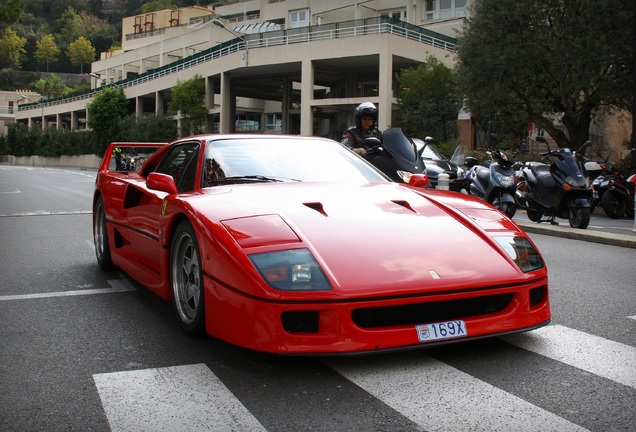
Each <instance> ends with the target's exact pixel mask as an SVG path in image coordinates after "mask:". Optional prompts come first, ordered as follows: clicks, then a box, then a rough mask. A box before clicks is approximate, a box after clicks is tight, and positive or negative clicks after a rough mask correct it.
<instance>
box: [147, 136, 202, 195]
mask: <svg viewBox="0 0 636 432" xmlns="http://www.w3.org/2000/svg"><path fill="white" fill-rule="evenodd" d="M198 154H199V143H198V142H194V143H185V144H179V145H176V146H174V147H173V148H171V149H170V151H168V153H167V154H166V155H165V156H164V158H163V160H162V161H161V163H160V164H159V165H158V166H157V169H156V170H155V171H156V172H159V173H163V174H168V175H171V176H172V178H174V181H175V183H176V184H177V189H178V190H179V192H189V191H192V190H193V189H194V180H195V178H196V175H197V159H198V158H197V156H198Z"/></svg>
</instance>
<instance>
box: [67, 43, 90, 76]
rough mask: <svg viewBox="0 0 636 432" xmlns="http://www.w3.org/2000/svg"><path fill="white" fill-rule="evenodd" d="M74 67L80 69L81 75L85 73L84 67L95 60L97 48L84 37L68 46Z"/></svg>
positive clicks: (69, 56)
mask: <svg viewBox="0 0 636 432" xmlns="http://www.w3.org/2000/svg"><path fill="white" fill-rule="evenodd" d="M66 54H67V55H68V58H69V59H70V60H71V64H72V65H73V66H79V67H80V73H82V72H83V71H84V65H85V64H89V63H91V62H92V61H93V60H94V59H95V48H93V45H91V43H90V42H89V40H88V39H86V38H85V37H84V36H80V37H79V38H77V40H76V41H75V42H72V43H71V44H70V45H69V46H68V50H67V51H66Z"/></svg>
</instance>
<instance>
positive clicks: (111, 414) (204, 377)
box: [93, 364, 265, 432]
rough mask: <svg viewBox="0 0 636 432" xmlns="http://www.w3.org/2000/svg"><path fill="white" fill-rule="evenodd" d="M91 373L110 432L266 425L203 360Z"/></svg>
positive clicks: (237, 428) (250, 428) (259, 427)
mask: <svg viewBox="0 0 636 432" xmlns="http://www.w3.org/2000/svg"><path fill="white" fill-rule="evenodd" d="M93 379H94V381H95V385H96V386H97V391H98V393H99V397H100V399H101V401H102V405H103V407H104V411H105V412H106V416H107V418H108V423H109V425H110V429H111V431H112V432H118V431H156V432H159V431H219V432H222V431H228V432H229V431H241V432H243V431H245V432H248V431H265V428H264V427H263V426H262V425H261V424H260V423H259V422H258V420H257V419H256V418H255V417H254V416H253V415H252V414H251V413H250V412H249V411H248V410H247V408H245V406H244V405H243V404H241V402H240V401H239V400H238V399H237V398H236V397H235V396H234V395H233V394H232V392H231V391H230V390H229V389H228V388H227V387H225V385H224V384H223V383H222V382H221V381H220V380H219V379H218V378H217V377H216V376H215V375H214V374H213V373H212V371H210V369H209V368H208V367H207V366H206V365H205V364H194V365H188V366H174V367H167V368H161V369H145V370H138V371H128V372H114V373H104V374H95V375H93Z"/></svg>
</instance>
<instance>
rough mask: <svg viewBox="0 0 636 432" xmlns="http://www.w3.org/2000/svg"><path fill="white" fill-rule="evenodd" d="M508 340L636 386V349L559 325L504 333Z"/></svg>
mask: <svg viewBox="0 0 636 432" xmlns="http://www.w3.org/2000/svg"><path fill="white" fill-rule="evenodd" d="M502 339H503V340H505V341H506V342H508V343H511V344H513V345H516V346H518V347H520V348H523V349H526V350H528V351H532V352H535V353H537V354H541V355H542V356H545V357H550V358H551V359H554V360H557V361H560V362H562V363H565V364H567V365H570V366H574V367H576V368H579V369H582V370H584V371H587V372H590V373H593V374H595V375H598V376H601V377H603V378H607V379H610V380H612V381H615V382H617V383H620V384H624V385H626V386H629V387H631V388H636V373H635V372H634V371H636V348H634V347H632V346H629V345H625V344H621V343H618V342H614V341H611V340H608V339H605V338H602V337H599V336H594V335H591V334H589V333H584V332H582V331H579V330H574V329H571V328H568V327H565V326H562V325H549V326H546V327H542V328H539V329H536V330H533V331H531V332H528V333H522V334H516V335H510V336H505V337H503V338H502Z"/></svg>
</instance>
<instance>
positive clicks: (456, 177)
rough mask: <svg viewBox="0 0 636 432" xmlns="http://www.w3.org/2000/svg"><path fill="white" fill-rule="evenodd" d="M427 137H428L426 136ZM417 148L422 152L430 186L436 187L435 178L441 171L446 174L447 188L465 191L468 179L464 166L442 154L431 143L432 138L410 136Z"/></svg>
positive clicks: (436, 178)
mask: <svg viewBox="0 0 636 432" xmlns="http://www.w3.org/2000/svg"><path fill="white" fill-rule="evenodd" d="M427 138H428V137H427ZM412 139H413V142H414V143H415V146H416V147H417V150H418V151H420V152H421V153H422V161H424V165H426V172H427V173H428V178H429V181H430V185H431V187H432V188H435V187H437V180H438V177H439V175H440V174H441V173H446V174H448V180H449V189H450V190H452V191H455V192H466V190H467V189H466V188H467V186H468V183H469V182H468V181H467V180H466V172H465V171H464V168H462V167H460V166H457V165H456V164H454V163H453V162H451V161H450V160H449V159H448V158H446V157H445V156H444V155H442V154H441V153H440V152H439V151H438V150H437V149H436V148H435V146H433V144H432V140H427V139H424V140H421V139H419V138H412Z"/></svg>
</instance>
